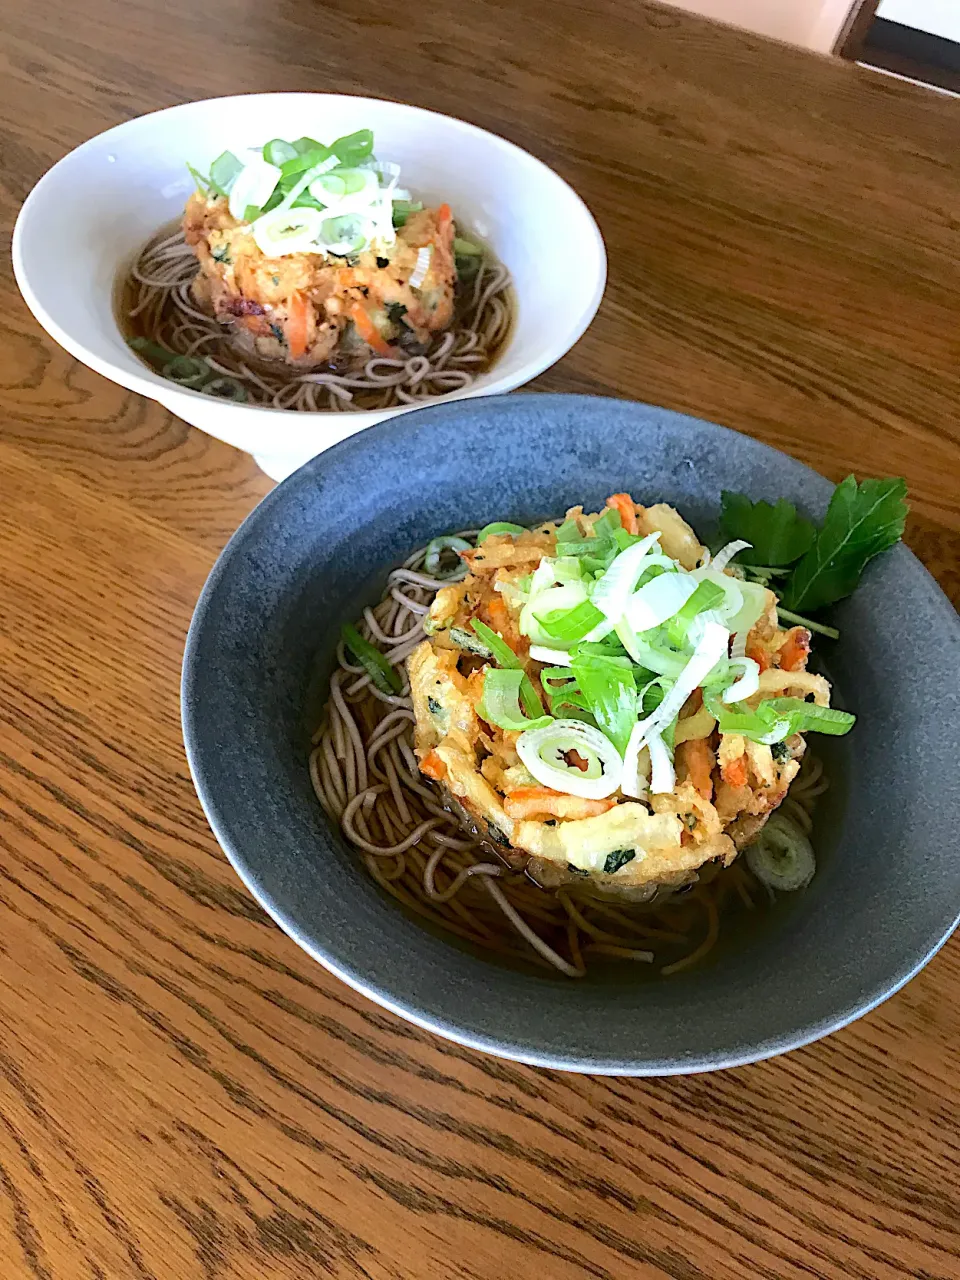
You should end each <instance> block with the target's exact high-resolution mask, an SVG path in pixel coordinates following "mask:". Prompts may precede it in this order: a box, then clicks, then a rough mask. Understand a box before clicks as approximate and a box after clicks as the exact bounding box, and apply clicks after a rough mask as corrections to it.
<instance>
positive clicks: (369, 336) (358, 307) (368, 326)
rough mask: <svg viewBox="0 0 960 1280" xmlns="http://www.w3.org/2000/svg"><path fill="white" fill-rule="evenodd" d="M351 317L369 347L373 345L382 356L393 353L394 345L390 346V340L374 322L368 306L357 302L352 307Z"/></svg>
mask: <svg viewBox="0 0 960 1280" xmlns="http://www.w3.org/2000/svg"><path fill="white" fill-rule="evenodd" d="M350 319H351V320H352V321H353V323H354V324H355V325H356V326H357V333H359V335H360V337H361V338H362V339H363V340H364V342H365V343H366V344H367V346H368V347H372V348H373V350H374V351H376V352H378V353H379V354H380V355H382V356H392V355H393V347H391V346H390V344H389V342H387V340H386V338H384V337H383V335H382V334H381V332H380V330H379V329H378V328H377V326H376V325H375V324H374V323H373V321H372V320H371V318H370V314H369V312H368V311H367V309H366V307H364V306H363V305H362V304H361V303H359V302H355V303H354V304H353V306H352V307H351V308H350Z"/></svg>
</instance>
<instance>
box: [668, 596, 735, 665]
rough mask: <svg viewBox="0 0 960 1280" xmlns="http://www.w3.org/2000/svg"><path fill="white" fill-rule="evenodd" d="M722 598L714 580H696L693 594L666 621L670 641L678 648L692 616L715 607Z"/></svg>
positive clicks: (685, 637) (684, 636) (683, 641)
mask: <svg viewBox="0 0 960 1280" xmlns="http://www.w3.org/2000/svg"><path fill="white" fill-rule="evenodd" d="M723 598H724V597H723V589H722V587H718V586H717V584H716V583H715V582H698V583H697V587H696V590H695V591H694V593H693V595H692V596H690V597H689V599H688V600H687V602H686V604H685V605H682V606H681V607H680V609H678V611H677V612H676V613H675V614H674V615H673V617H672V618H671V619H670V621H669V622H668V623H667V636H668V638H669V640H670V643H671V644H674V645H676V646H677V648H678V649H679V648H680V646H681V645H683V644H685V643H686V639H687V632H688V631H689V630H690V624H691V622H693V620H694V618H695V617H696V616H697V615H698V614H700V613H706V611H707V610H708V609H715V608H716V607H717V605H718V604H719V603H720V601H721V600H722V599H723Z"/></svg>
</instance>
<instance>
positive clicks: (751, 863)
mask: <svg viewBox="0 0 960 1280" xmlns="http://www.w3.org/2000/svg"><path fill="white" fill-rule="evenodd" d="M746 859H747V866H748V867H749V868H750V870H751V871H752V872H753V874H754V875H755V876H756V877H757V879H758V880H759V881H760V882H761V884H765V885H767V886H768V888H770V889H778V890H780V891H781V892H783V893H792V892H794V891H795V890H797V889H804V888H806V886H807V885H808V884H809V883H810V881H811V880H812V879H813V877H814V874H815V873H816V870H817V863H816V859H815V858H814V856H813V846H812V845H811V844H810V841H809V840H808V839H807V837H806V836H805V835H804V833H803V832H802V831H801V830H800V828H799V827H798V826H797V825H796V823H794V822H791V821H790V819H789V818H788V817H786V815H785V814H782V813H775V814H773V815H772V816H771V817H770V818H768V819H767V822H766V824H765V825H764V827H763V830H762V831H761V832H760V834H759V836H758V837H757V839H756V840H755V841H754V843H753V844H752V845H750V846H749V848H748V849H747V851H746Z"/></svg>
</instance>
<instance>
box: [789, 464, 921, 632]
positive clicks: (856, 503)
mask: <svg viewBox="0 0 960 1280" xmlns="http://www.w3.org/2000/svg"><path fill="white" fill-rule="evenodd" d="M906 495H907V482H906V480H904V479H902V478H897V479H889V480H864V481H863V483H862V484H859V485H858V484H857V482H856V479H855V478H854V477H853V476H847V478H846V480H844V481H843V482H842V483H841V484H838V485H837V487H836V489H835V490H834V493H833V497H832V498H831V499H830V506H829V507H828V509H827V516H826V519H825V520H824V522H823V528H822V529H821V530H820V532H819V533H818V534H817V537H816V541H815V542H814V544H813V546H812V547H811V548H810V550H809V551H808V552H807V553H806V555H805V556H804V557H803V559H802V560H801V561H800V563H799V564H798V565H797V567H796V568H795V569H794V571H793V574H792V575H791V577H790V581H789V583H788V584H787V588H786V591H785V592H784V593H783V604H784V606H785V607H786V608H788V609H792V610H795V611H796V612H798V613H804V612H809V611H812V610H816V609H821V608H823V606H824V605H827V604H832V603H833V602H834V601H835V600H842V599H843V597H844V596H848V595H850V593H851V592H852V591H853V590H854V589H855V587H856V585H857V583H858V582H859V581H860V575H861V573H862V572H863V570H864V567H865V565H866V564H867V562H868V561H869V560H872V559H873V557H874V556H876V555H879V554H880V552H881V551H886V549H887V548H888V547H892V546H893V545H894V543H896V542H898V541H899V540H900V538H901V537H902V535H903V527H904V523H905V521H906V518H907V511H908V507H907V504H906V502H905V498H906Z"/></svg>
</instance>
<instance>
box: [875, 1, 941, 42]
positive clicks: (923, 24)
mask: <svg viewBox="0 0 960 1280" xmlns="http://www.w3.org/2000/svg"><path fill="white" fill-rule="evenodd" d="M877 17H878V18H886V19H887V21H888V22H901V23H903V25H904V26H905V27H915V28H916V29H917V30H918V31H929V32H930V34H931V35H934V36H943V37H944V39H946V40H956V41H958V42H960V0H880V4H879V7H878V8H877Z"/></svg>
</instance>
